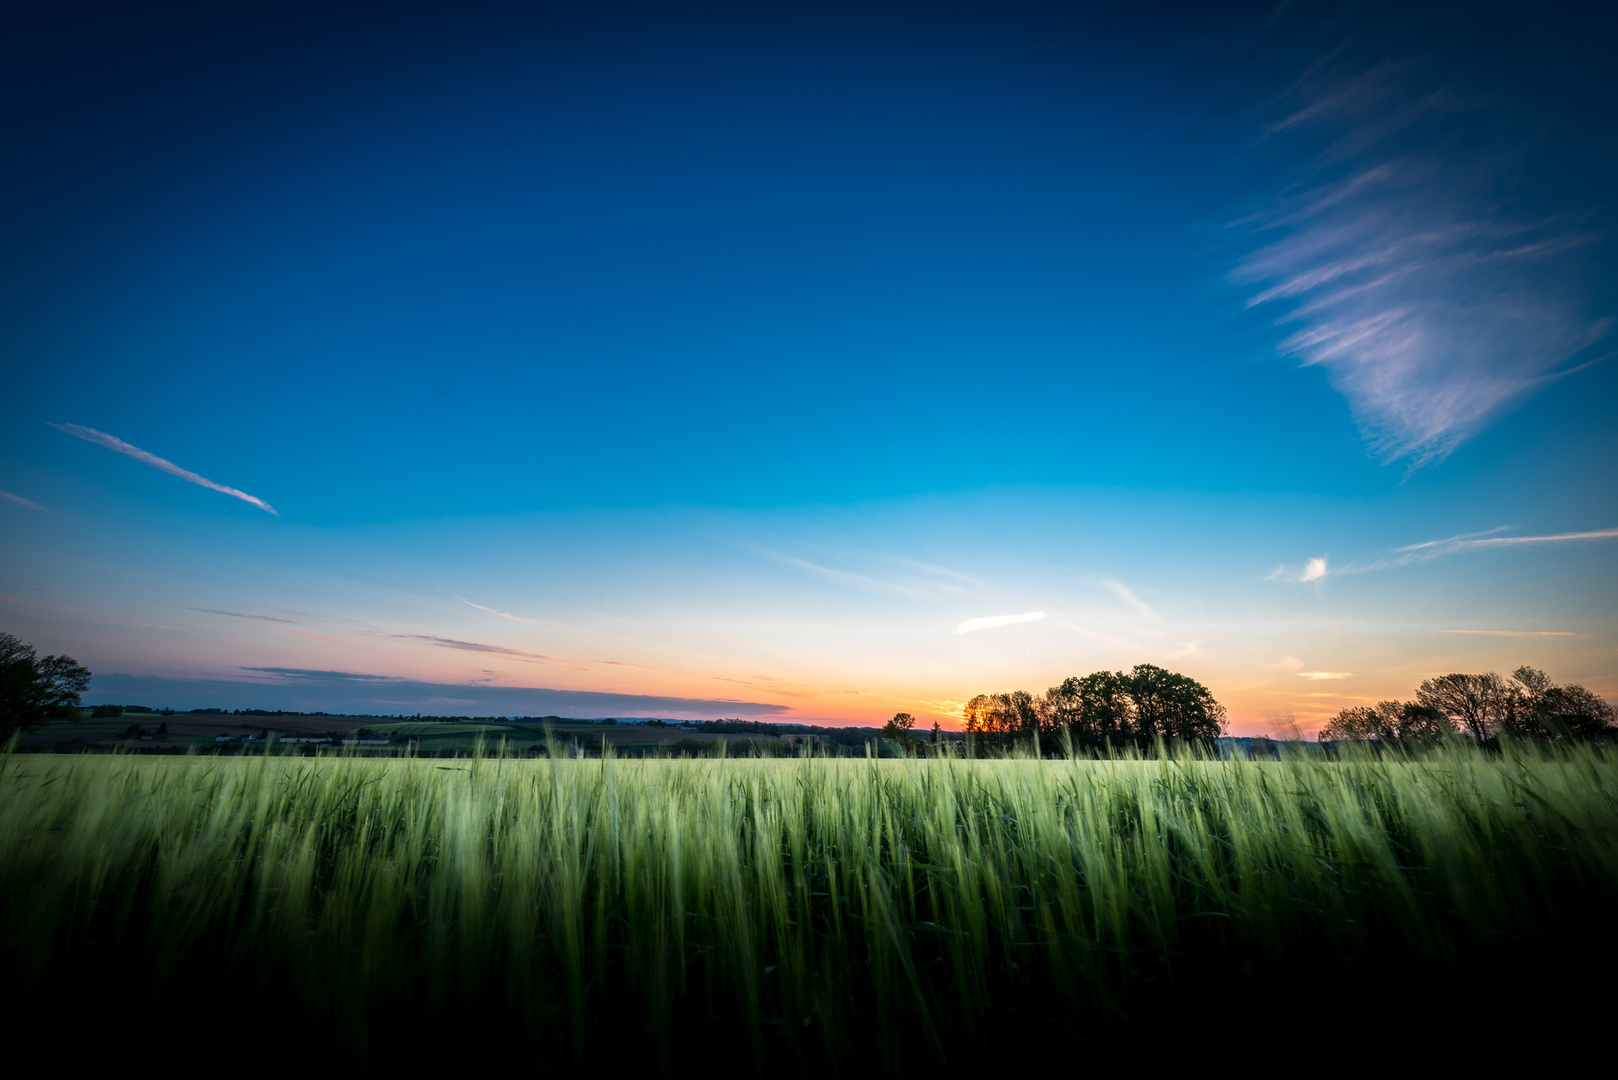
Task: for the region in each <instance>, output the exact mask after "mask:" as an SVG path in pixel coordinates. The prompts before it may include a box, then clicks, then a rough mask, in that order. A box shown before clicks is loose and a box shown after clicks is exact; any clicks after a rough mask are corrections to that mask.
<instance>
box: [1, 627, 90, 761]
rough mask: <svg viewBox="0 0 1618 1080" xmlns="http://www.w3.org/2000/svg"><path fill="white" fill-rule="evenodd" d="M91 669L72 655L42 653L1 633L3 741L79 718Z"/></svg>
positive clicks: (88, 684)
mask: <svg viewBox="0 0 1618 1080" xmlns="http://www.w3.org/2000/svg"><path fill="white" fill-rule="evenodd" d="M89 688H90V671H89V669H88V668H86V667H84V666H82V665H81V664H79V662H78V661H76V660H74V659H73V658H72V657H71V656H40V655H39V654H38V653H37V652H35V651H34V647H33V646H32V645H29V644H27V643H25V642H22V641H20V640H18V639H17V638H15V637H13V636H12V635H10V634H6V633H0V741H4V740H6V739H9V738H11V736H13V735H15V734H18V733H27V732H30V731H33V730H35V729H36V728H41V727H44V726H45V725H46V724H48V723H50V722H51V721H52V720H76V719H78V716H79V695H81V694H83V693H84V692H85V691H86V690H88V689H89Z"/></svg>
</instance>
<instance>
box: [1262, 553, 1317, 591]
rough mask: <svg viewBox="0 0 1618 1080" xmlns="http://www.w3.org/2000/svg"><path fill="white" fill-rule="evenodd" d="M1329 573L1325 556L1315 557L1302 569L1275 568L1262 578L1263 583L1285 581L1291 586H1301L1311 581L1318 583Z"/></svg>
mask: <svg viewBox="0 0 1618 1080" xmlns="http://www.w3.org/2000/svg"><path fill="white" fill-rule="evenodd" d="M1329 572H1330V569H1329V567H1328V566H1327V563H1326V556H1324V555H1317V556H1316V557H1315V558H1313V559H1309V560H1308V561H1306V562H1305V563H1304V564H1303V568H1302V569H1299V570H1293V569H1290V568H1289V567H1286V566H1277V567H1276V568H1275V569H1274V570H1271V571H1270V572H1269V573H1268V574H1266V575H1265V576H1264V580H1265V581H1285V582H1288V583H1289V584H1293V585H1303V584H1306V583H1308V582H1311V581H1320V580H1321V579H1323V578H1324V577H1325V576H1326V575H1327V573H1329Z"/></svg>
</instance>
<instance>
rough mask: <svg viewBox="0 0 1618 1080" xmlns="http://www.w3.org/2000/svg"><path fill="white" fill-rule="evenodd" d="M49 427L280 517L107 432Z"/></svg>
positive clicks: (251, 499)
mask: <svg viewBox="0 0 1618 1080" xmlns="http://www.w3.org/2000/svg"><path fill="white" fill-rule="evenodd" d="M51 427H53V428H55V429H56V430H58V431H65V432H67V433H68V434H69V435H72V436H73V437H74V438H76V439H83V440H84V441H85V442H90V443H95V444H96V445H97V446H104V447H106V448H107V449H108V450H114V451H117V452H118V453H120V454H123V455H124V456H125V457H132V458H134V459H135V460H136V461H139V462H141V463H142V464H145V465H150V466H151V467H152V468H154V469H160V470H162V471H163V472H166V473H168V474H169V475H170V476H178V477H179V478H180V479H181V480H184V481H187V482H188V483H192V484H196V485H197V486H199V487H205V488H207V489H208V490H209V491H217V492H219V493H220V494H221V495H229V496H230V497H231V498H233V499H240V500H241V501H242V502H244V503H248V504H249V505H252V506H256V507H258V508H259V509H260V510H263V511H265V512H266V513H269V514H274V515H275V516H276V517H280V516H281V514H280V512H279V511H277V510H276V509H275V507H273V506H271V505H270V504H269V503H267V502H265V501H264V500H263V499H261V498H259V497H258V496H257V495H249V494H248V493H247V492H245V491H238V490H236V489H235V488H233V487H226V486H225V485H224V484H216V483H214V482H213V481H212V480H209V479H208V478H207V477H204V476H198V475H197V474H196V473H194V472H192V471H191V470H190V469H182V468H180V467H179V466H178V465H176V464H174V462H172V461H168V460H166V459H164V458H160V457H158V456H157V455H156V454H152V453H148V452H147V451H145V450H142V449H141V448H140V447H138V446H131V445H129V444H128V443H126V442H124V441H123V440H122V439H120V438H118V437H117V436H115V435H108V434H107V433H106V432H104V431H97V430H95V429H94V428H87V427H80V426H79V425H78V424H51Z"/></svg>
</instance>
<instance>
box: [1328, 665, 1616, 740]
mask: <svg viewBox="0 0 1618 1080" xmlns="http://www.w3.org/2000/svg"><path fill="white" fill-rule="evenodd" d="M1455 734H1464V735H1468V736H1470V737H1471V738H1473V739H1475V740H1477V741H1478V742H1479V743H1489V742H1492V741H1494V740H1497V739H1499V738H1500V737H1501V736H1506V737H1507V738H1512V739H1524V740H1543V741H1551V740H1556V739H1601V738H1612V737H1614V736H1615V735H1618V718H1615V717H1614V714H1613V708H1612V706H1611V705H1609V704H1607V703H1606V702H1605V701H1603V700H1602V699H1601V698H1600V697H1598V696H1597V695H1595V694H1594V693H1592V692H1591V691H1589V690H1586V689H1585V688H1584V687H1582V686H1578V685H1576V684H1573V683H1568V684H1566V685H1562V686H1558V685H1557V684H1555V683H1553V682H1552V681H1551V679H1550V676H1548V675H1546V674H1545V673H1544V672H1543V671H1540V670H1539V669H1538V668H1531V667H1526V666H1524V667H1520V668H1518V669H1517V670H1516V671H1514V672H1512V673H1511V677H1510V678H1509V679H1504V678H1501V677H1500V676H1499V675H1496V674H1495V673H1494V672H1492V671H1491V672H1486V673H1484V674H1481V675H1468V674H1454V675H1440V676H1438V677H1437V678H1435V679H1428V680H1426V681H1425V682H1423V683H1422V684H1421V686H1420V687H1418V688H1417V690H1416V698H1415V700H1414V701H1382V702H1378V703H1377V704H1375V705H1356V706H1354V707H1352V708H1348V709H1344V710H1343V711H1342V712H1340V713H1338V714H1337V715H1336V716H1334V717H1333V718H1332V719H1331V720H1330V722H1328V723H1327V724H1326V726H1325V727H1323V728H1321V729H1320V734H1319V736H1318V737H1319V739H1320V740H1321V741H1322V742H1335V741H1338V740H1362V741H1370V742H1377V743H1387V744H1390V745H1394V744H1397V745H1421V744H1425V743H1434V742H1438V741H1440V740H1442V739H1444V738H1446V737H1447V736H1450V735H1455Z"/></svg>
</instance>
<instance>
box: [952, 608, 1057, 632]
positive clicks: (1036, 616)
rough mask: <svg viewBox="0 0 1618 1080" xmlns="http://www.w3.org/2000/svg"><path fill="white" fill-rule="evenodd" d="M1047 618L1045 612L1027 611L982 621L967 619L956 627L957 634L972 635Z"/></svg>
mask: <svg viewBox="0 0 1618 1080" xmlns="http://www.w3.org/2000/svg"><path fill="white" fill-rule="evenodd" d="M1044 617H1045V613H1044V612H1043V611H1025V612H1023V613H1022V614H1021V615H990V616H988V617H986V618H982V619H967V620H966V621H965V622H963V623H961V624H959V625H958V626H956V627H955V632H956V633H957V634H971V633H976V632H977V631H979V630H991V629H993V628H994V627H996V626H1015V625H1016V624H1018V623H1031V622H1039V621H1040V620H1041V619H1043V618H1044Z"/></svg>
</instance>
